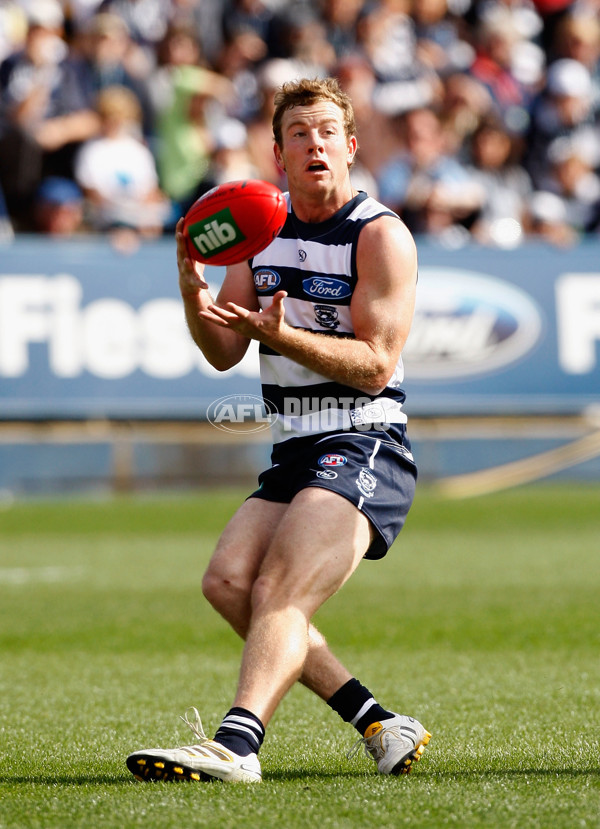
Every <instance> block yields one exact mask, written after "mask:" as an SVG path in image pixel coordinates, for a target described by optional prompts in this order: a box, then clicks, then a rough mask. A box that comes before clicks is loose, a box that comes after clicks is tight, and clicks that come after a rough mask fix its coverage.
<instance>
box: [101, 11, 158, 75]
mask: <svg viewBox="0 0 600 829" xmlns="http://www.w3.org/2000/svg"><path fill="white" fill-rule="evenodd" d="M99 11H100V12H110V13H111V14H114V15H116V16H117V17H120V18H121V19H122V20H123V21H124V23H125V24H126V26H127V31H128V32H129V36H130V37H131V40H132V41H133V43H134V44H135V45H136V47H137V48H136V49H135V50H134V54H135V60H136V73H138V74H139V75H140V76H144V75H145V74H147V73H148V72H150V71H151V70H152V69H153V68H154V66H155V65H156V49H157V47H158V44H159V43H160V42H161V41H162V39H163V38H164V36H165V34H166V31H167V27H168V25H169V22H170V20H171V17H172V15H173V11H174V10H173V2H172V0H103V2H102V3H101V4H100V6H99Z"/></svg>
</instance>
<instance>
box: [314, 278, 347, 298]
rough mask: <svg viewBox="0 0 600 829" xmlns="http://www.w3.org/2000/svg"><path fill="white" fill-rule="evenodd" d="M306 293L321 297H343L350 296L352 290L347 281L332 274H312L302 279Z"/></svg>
mask: <svg viewBox="0 0 600 829" xmlns="http://www.w3.org/2000/svg"><path fill="white" fill-rule="evenodd" d="M302 288H303V289H304V293H305V294H308V295H309V296H315V297H318V298H319V299H343V298H344V297H347V296H350V294H351V293H352V290H351V288H350V285H348V283H347V282H344V281H343V280H342V279H334V278H333V277H332V276H311V277H310V279H303V280H302Z"/></svg>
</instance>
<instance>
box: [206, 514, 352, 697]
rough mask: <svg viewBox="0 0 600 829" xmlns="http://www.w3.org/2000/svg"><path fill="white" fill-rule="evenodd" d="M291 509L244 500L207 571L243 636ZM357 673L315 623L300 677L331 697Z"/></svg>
mask: <svg viewBox="0 0 600 829" xmlns="http://www.w3.org/2000/svg"><path fill="white" fill-rule="evenodd" d="M287 510H288V504H279V503H274V502H270V501H263V500H261V499H259V498H251V499H249V500H248V501H246V502H244V504H242V506H241V507H240V508H239V510H238V512H237V513H236V514H235V515H234V516H233V518H232V519H231V521H230V522H229V523H228V525H227V527H226V528H225V530H224V532H223V534H222V536H221V538H220V540H219V544H218V546H217V549H216V551H215V554H214V556H213V558H212V559H211V562H210V565H209V567H208V570H207V572H206V574H205V577H204V581H203V589H204V593H205V595H206V597H207V599H208V600H209V601H210V602H211V604H212V605H213V607H214V608H215V609H216V610H217V611H218V612H219V613H220V614H221V615H222V616H223V618H224V619H226V621H227V622H229V624H230V625H231V627H232V628H233V629H234V630H235V632H236V633H237V634H238V635H239V636H240V637H241V638H242V639H245V638H246V634H247V631H248V624H249V619H250V612H251V605H250V601H251V600H250V594H251V591H252V586H253V584H254V581H255V580H256V578H257V576H258V572H259V569H260V566H261V564H262V561H263V558H264V556H265V553H266V550H267V549H268V547H269V545H270V543H271V540H272V539H273V536H274V534H275V532H276V530H277V527H278V526H279V523H280V521H281V520H282V519H283V517H284V516H285V514H286V512H287ZM351 678H352V674H351V673H350V672H349V671H348V670H347V668H345V667H344V665H343V664H342V663H341V662H340V661H339V660H338V659H337V658H336V657H335V656H334V655H333V653H332V652H331V651H330V649H329V647H328V645H327V641H326V639H325V637H324V636H323V635H322V634H321V633H320V632H319V631H318V630H317V628H316V627H315V626H314V625H313V624H312V623H311V624H310V626H309V631H308V652H307V655H306V660H305V662H304V668H303V671H302V674H301V676H300V682H301V683H302V684H303V685H305V686H306V687H307V688H308V689H309V690H311V691H313V692H314V693H315V694H317V696H319V697H321V699H323V700H325V701H326V700H328V699H329V698H330V697H331V696H332V695H333V694H334V693H335V692H336V691H337V690H338V689H339V688H341V686H342V685H344V684H345V683H346V682H347V681H348V680H349V679H351Z"/></svg>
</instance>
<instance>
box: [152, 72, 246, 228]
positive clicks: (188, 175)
mask: <svg viewBox="0 0 600 829" xmlns="http://www.w3.org/2000/svg"><path fill="white" fill-rule="evenodd" d="M172 83H173V98H172V102H171V104H170V106H169V107H168V108H167V109H166V110H165V111H164V112H163V113H161V114H160V116H159V118H158V124H157V149H156V153H157V159H158V171H159V175H160V182H161V187H162V188H163V190H164V191H165V193H166V194H167V195H168V196H169V198H170V199H171V200H172V201H174V202H176V203H177V205H178V211H179V212H180V213H181V214H183V213H185V212H186V211H187V209H188V207H189V206H190V205H191V204H192V203H193V202H194V201H195V200H196V199H197V198H198V193H199V192H201V191H202V190H203V188H202V184H201V183H202V179H203V178H204V176H205V175H206V174H207V172H208V165H209V163H210V157H211V154H212V152H213V150H214V149H215V139H214V131H215V130H216V128H217V126H218V124H219V123H221V121H222V120H223V119H224V118H225V117H226V112H227V105H228V104H229V102H230V101H232V100H234V89H233V86H232V84H231V83H230V82H229V81H228V80H227V79H226V78H224V77H223V76H222V75H219V74H217V73H215V72H211V71H209V70H208V69H203V68H202V67H200V66H176V67H174V68H173V71H172Z"/></svg>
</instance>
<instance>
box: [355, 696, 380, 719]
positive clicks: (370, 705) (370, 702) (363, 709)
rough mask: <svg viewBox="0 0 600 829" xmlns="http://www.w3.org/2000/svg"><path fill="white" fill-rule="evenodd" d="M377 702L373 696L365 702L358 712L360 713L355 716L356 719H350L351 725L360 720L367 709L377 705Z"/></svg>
mask: <svg viewBox="0 0 600 829" xmlns="http://www.w3.org/2000/svg"><path fill="white" fill-rule="evenodd" d="M375 704H376V703H375V700H374V699H373V697H371V699H368V700H367V701H366V702H365V704H364V705H363V706H362V708H361V709H360V710H359V712H358V714H357V715H356V717H354V719H353V720H350V724H351V725H356V723H357V722H358V721H359V720H360V718H361V717H362V716H364V715H365V714H366V713H367V711H368V710H369V708H372V707H373V705H375Z"/></svg>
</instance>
